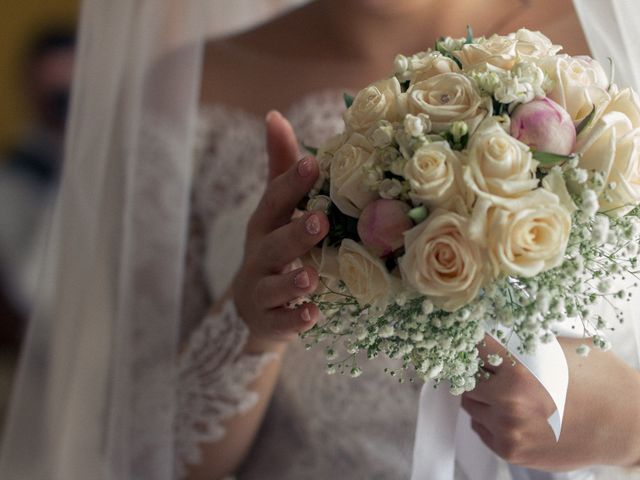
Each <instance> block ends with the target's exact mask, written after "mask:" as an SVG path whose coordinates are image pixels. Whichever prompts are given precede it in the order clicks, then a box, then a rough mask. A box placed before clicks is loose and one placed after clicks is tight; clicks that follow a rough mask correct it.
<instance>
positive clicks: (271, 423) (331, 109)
mask: <svg viewBox="0 0 640 480" xmlns="http://www.w3.org/2000/svg"><path fill="white" fill-rule="evenodd" d="M343 108H344V107H343V104H342V92H340V91H325V92H320V93H317V94H313V95H310V96H307V97H305V98H303V99H302V100H301V101H299V102H298V103H296V104H295V105H294V106H293V107H292V108H291V109H290V110H289V111H288V112H285V114H286V116H287V117H288V118H289V120H290V122H291V124H292V126H293V128H294V130H295V131H296V134H297V135H298V138H299V140H300V141H301V142H303V143H305V144H307V145H319V144H321V143H322V142H323V141H324V140H326V139H327V138H329V137H330V136H331V135H333V134H334V133H336V132H338V131H340V130H341V129H342V127H343V124H342V118H341V112H342V110H343ZM264 136H265V132H264V125H263V120H262V119H261V118H258V117H256V116H254V115H252V114H249V113H246V112H242V111H239V110H235V109H229V108H226V107H223V106H219V105H216V106H210V107H206V108H204V109H203V110H202V111H201V117H200V122H199V132H198V139H199V140H198V142H197V145H198V147H197V152H196V174H195V181H194V182H195V183H194V186H193V208H192V218H191V230H190V236H189V246H188V258H187V273H186V279H185V282H186V285H185V302H184V310H183V327H184V328H183V335H182V337H183V340H185V341H186V344H187V345H188V346H187V348H186V351H185V352H183V353H184V354H183V355H182V357H181V364H180V378H181V381H180V385H179V391H178V409H179V412H178V417H177V418H178V421H177V428H176V434H177V443H178V445H177V452H178V458H179V460H180V461H181V462H186V463H197V462H199V460H200V450H199V446H198V444H199V443H200V442H211V441H215V440H219V439H220V438H221V437H222V436H223V435H224V428H223V427H222V425H223V421H224V420H225V419H226V418H228V417H230V416H233V415H235V414H237V413H239V412H241V411H243V410H245V409H247V408H250V407H251V406H252V405H253V404H254V403H255V401H256V395H255V393H253V392H251V391H250V390H249V389H248V388H247V385H248V384H249V383H250V382H251V381H252V379H253V378H255V376H256V375H257V374H258V372H259V371H260V368H261V366H262V365H264V364H265V363H266V362H268V361H269V357H266V356H265V357H255V356H254V357H250V356H246V355H244V354H243V353H242V346H243V344H244V342H245V340H246V336H247V329H246V326H245V325H244V323H243V322H242V321H241V320H240V319H239V318H238V316H237V315H236V314H235V311H234V309H233V307H232V306H231V304H230V303H227V304H226V306H225V309H224V310H223V312H222V313H220V314H218V315H211V314H209V313H208V311H209V309H210V306H211V305H212V302H213V299H216V298H218V297H219V296H220V295H222V293H223V292H224V291H225V290H226V289H227V287H228V286H229V283H230V281H231V279H232V277H233V275H234V273H235V271H236V270H237V268H238V267H239V266H240V262H241V260H242V253H243V241H244V235H245V226H246V223H247V221H248V218H249V216H250V214H251V212H252V211H253V209H254V208H255V206H256V204H257V202H258V200H259V198H260V195H261V193H262V190H263V188H264V182H265V179H266V169H267V166H266V155H265V144H264ZM203 319H204V320H203ZM187 340H188V341H187ZM325 363H326V362H325V358H324V354H323V351H322V349H319V348H317V349H312V350H311V351H307V350H305V348H304V344H303V342H302V341H300V340H298V341H294V342H293V343H292V345H291V346H290V347H289V349H288V350H287V352H286V354H285V356H284V358H283V366H282V370H281V374H280V378H279V381H278V384H277V386H276V389H275V393H274V395H273V398H272V401H271V404H270V407H269V409H268V411H267V414H266V416H265V420H264V422H263V425H262V427H261V430H260V433H259V435H258V438H257V440H256V442H255V443H254V446H253V449H252V451H251V453H250V455H249V457H248V458H247V460H246V462H245V463H244V465H243V467H242V469H241V471H240V472H239V473H238V475H237V478H238V480H258V479H259V480H271V479H274V480H275V479H277V480H289V479H291V480H293V479H295V480H301V479H311V480H315V479H327V478H339V479H354V480H356V479H367V480H373V479H381V480H382V479H384V480H387V479H407V478H409V476H410V472H411V460H412V449H413V440H414V433H415V422H416V415H417V407H418V399H419V391H420V385H418V384H410V383H405V384H401V385H399V384H398V383H397V382H396V381H395V380H393V379H392V378H391V377H389V376H388V375H386V374H384V373H383V369H384V367H385V366H387V365H386V364H391V363H392V362H391V361H390V360H385V359H382V358H378V359H375V360H372V361H362V362H360V365H361V366H362V367H363V370H364V373H363V374H362V375H361V376H360V377H359V378H357V379H353V378H350V377H348V376H340V375H333V376H329V375H327V374H326V373H325ZM181 472H182V468H181V467H180V465H178V474H180V473H181ZM607 475H608V474H607ZM545 478H546V477H545ZM558 478H570V477H561V476H558ZM571 478H578V477H571ZM580 478H589V479H593V478H596V477H593V476H590V474H588V476H586V477H580ZM600 478H614V477H610V476H605V477H600ZM620 478H623V477H620ZM624 478H631V477H626V476H625V477H624Z"/></svg>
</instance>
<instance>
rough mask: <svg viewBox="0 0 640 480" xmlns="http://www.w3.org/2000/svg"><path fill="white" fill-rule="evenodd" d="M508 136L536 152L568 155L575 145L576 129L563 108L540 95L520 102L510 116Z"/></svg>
mask: <svg viewBox="0 0 640 480" xmlns="http://www.w3.org/2000/svg"><path fill="white" fill-rule="evenodd" d="M511 136H512V137H514V138H516V139H518V140H520V141H521V142H522V143H524V144H526V145H529V147H531V148H532V149H534V150H537V151H540V152H548V153H555V154H557V155H569V154H570V153H573V150H574V148H575V145H576V128H575V126H574V125H573V121H572V120H571V117H570V116H569V114H568V113H567V111H566V110H565V109H564V108H562V107H561V106H560V105H558V104H557V103H556V102H554V101H553V100H550V99H548V98H542V99H539V100H533V101H532V102H529V103H525V104H523V105H520V106H519V107H518V108H516V109H515V111H514V112H513V115H512V116H511Z"/></svg>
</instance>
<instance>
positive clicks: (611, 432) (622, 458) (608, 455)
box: [560, 338, 640, 467]
mask: <svg viewBox="0 0 640 480" xmlns="http://www.w3.org/2000/svg"><path fill="white" fill-rule="evenodd" d="M560 343H561V345H562V346H563V349H564V350H565V355H566V357H567V361H568V363H569V371H570V372H571V375H570V378H569V389H568V397H567V406H568V407H569V409H568V410H566V411H565V421H566V422H569V423H574V422H573V417H577V416H580V415H583V413H582V412H592V413H594V415H592V418H591V419H582V420H580V421H579V422H578V421H576V422H575V423H576V424H578V425H583V426H584V428H583V431H582V433H581V434H580V435H578V436H577V438H575V439H573V440H574V441H576V445H580V444H581V443H582V442H581V440H580V437H582V436H584V437H583V438H584V439H587V438H592V439H593V438H599V441H598V442H596V443H597V444H598V445H600V446H599V447H598V446H597V445H596V447H597V448H596V451H594V452H593V454H594V456H593V457H592V458H594V459H595V458H599V460H600V462H601V463H605V464H609V465H616V466H621V467H640V372H638V371H636V370H634V369H633V368H631V367H630V366H629V365H627V364H626V363H624V362H623V361H622V360H621V359H619V358H618V357H617V356H616V355H615V354H614V353H613V352H603V351H601V350H599V349H597V348H593V349H592V350H591V352H590V353H589V355H588V356H586V357H582V356H580V355H577V354H576V352H575V349H576V347H577V346H578V345H580V344H581V343H585V341H584V340H578V339H567V338H562V339H560ZM595 379H601V381H597V380H595ZM587 385H589V387H587V388H590V389H592V391H594V390H595V391H599V393H596V394H595V395H588V394H587V393H586V392H585V391H584V390H583V389H584V388H585V386H587ZM586 403H589V404H586ZM561 442H562V437H561Z"/></svg>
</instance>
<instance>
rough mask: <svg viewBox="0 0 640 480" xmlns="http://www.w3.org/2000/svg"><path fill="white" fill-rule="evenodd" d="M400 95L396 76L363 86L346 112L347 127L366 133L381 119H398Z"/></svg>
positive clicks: (345, 121)
mask: <svg viewBox="0 0 640 480" xmlns="http://www.w3.org/2000/svg"><path fill="white" fill-rule="evenodd" d="M399 96H400V83H399V82H398V79H397V78H395V77H391V78H387V79H384V80H380V81H378V82H375V83H373V84H371V85H369V86H368V87H365V88H363V89H362V90H360V91H359V92H358V94H357V95H356V97H355V98H354V99H353V104H352V105H351V106H350V107H349V108H348V109H347V111H346V112H345V113H344V123H345V125H346V126H347V129H349V130H351V131H354V132H358V133H363V134H364V133H366V132H367V130H369V129H370V128H371V127H373V126H374V125H376V123H377V122H378V121H379V120H388V121H394V120H398V117H399V116H400V112H399V106H398V98H399Z"/></svg>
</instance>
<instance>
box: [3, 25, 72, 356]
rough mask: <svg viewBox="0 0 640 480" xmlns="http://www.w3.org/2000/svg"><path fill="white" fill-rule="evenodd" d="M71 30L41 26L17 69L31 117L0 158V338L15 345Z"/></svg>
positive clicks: (48, 188) (55, 147) (63, 92)
mask: <svg viewBox="0 0 640 480" xmlns="http://www.w3.org/2000/svg"><path fill="white" fill-rule="evenodd" d="M74 43H75V39H74V33H73V30H72V29H70V28H66V27H60V26H55V27H47V28H45V29H42V30H41V31H40V33H38V34H37V35H36V36H35V37H34V39H33V41H32V43H31V46H30V47H29V49H28V51H27V54H26V56H25V59H24V61H23V65H24V68H23V71H22V72H21V76H22V84H23V88H24V94H25V97H26V100H27V102H28V104H29V107H30V110H31V111H30V114H31V118H32V120H31V123H30V125H29V126H28V128H27V130H26V132H25V133H24V135H23V136H22V138H21V139H20V141H19V142H18V143H17V144H16V145H14V146H13V147H12V148H11V149H9V151H8V152H6V153H5V154H4V155H3V156H2V158H0V318H1V319H2V321H0V342H1V344H2V346H3V347H9V348H17V347H18V345H19V342H20V337H21V335H22V331H23V330H24V324H25V320H26V318H28V315H29V311H30V309H31V305H32V302H33V295H34V293H35V292H34V291H35V286H36V283H37V264H38V258H39V252H40V251H41V250H42V247H43V242H44V234H45V230H46V224H47V223H48V221H47V219H48V218H49V217H50V210H51V207H52V205H53V203H54V197H55V194H56V191H57V185H58V176H59V172H60V168H61V164H62V150H63V140H64V129H65V123H66V118H67V107H68V100H69V92H70V89H71V77H72V71H73V61H74Z"/></svg>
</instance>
